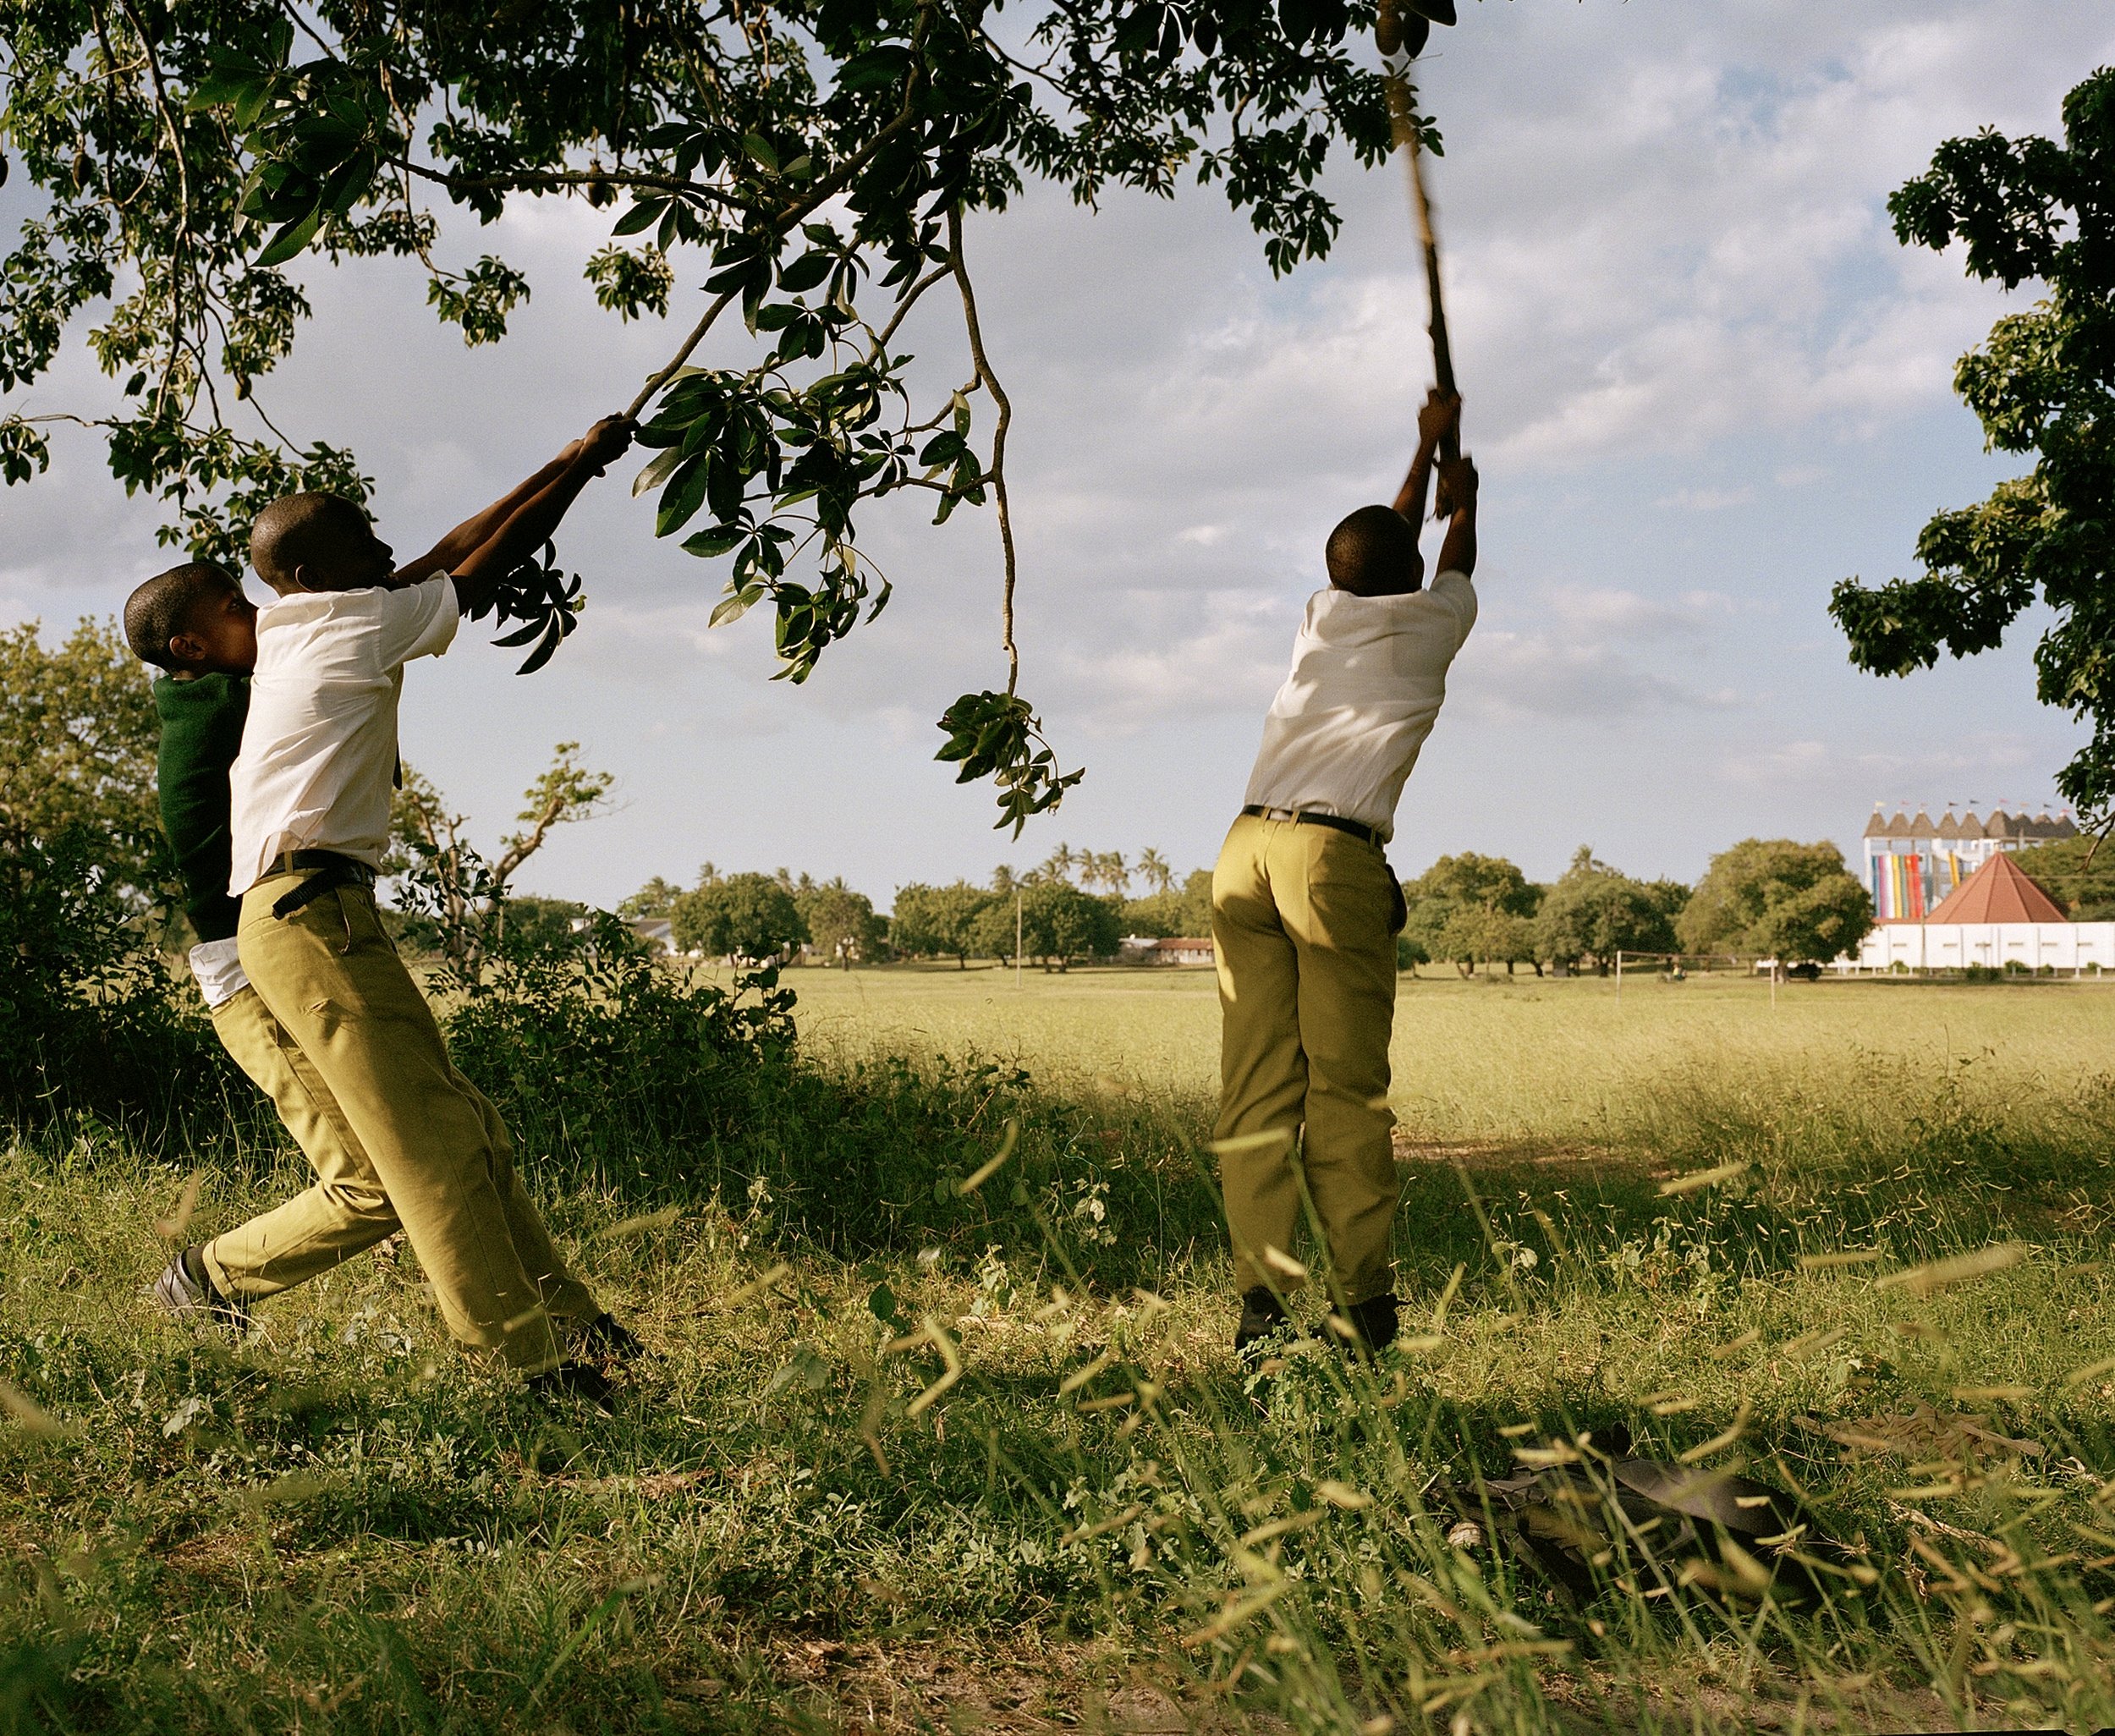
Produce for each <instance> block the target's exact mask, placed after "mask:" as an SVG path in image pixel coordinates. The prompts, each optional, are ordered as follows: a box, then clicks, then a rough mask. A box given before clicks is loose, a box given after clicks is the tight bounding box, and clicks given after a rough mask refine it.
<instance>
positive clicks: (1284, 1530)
mask: <svg viewBox="0 0 2115 1736" xmlns="http://www.w3.org/2000/svg"><path fill="white" fill-rule="evenodd" d="M1338 1487H1340V1488H1341V1487H1342V1485H1341V1484H1339V1485H1338ZM1320 1493H1321V1491H1320V1490H1319V1489H1317V1490H1316V1494H1318V1495H1319V1494H1320ZM1327 1517H1328V1515H1327V1514H1325V1513H1323V1511H1322V1510H1321V1508H1319V1507H1310V1508H1305V1509H1303V1510H1302V1511H1301V1512H1299V1513H1289V1514H1286V1516H1285V1517H1284V1518H1283V1519H1272V1521H1271V1522H1270V1523H1269V1524H1263V1525H1258V1526H1257V1527H1256V1528H1255V1530H1253V1531H1244V1532H1243V1533H1242V1534H1241V1536H1240V1538H1239V1541H1237V1543H1236V1545H1235V1546H1236V1547H1237V1548H1241V1549H1260V1548H1261V1547H1262V1546H1263V1545H1264V1544H1266V1543H1267V1542H1269V1541H1271V1539H1272V1538H1273V1537H1283V1536H1287V1535H1290V1534H1291V1533H1293V1532H1295V1531H1304V1530H1306V1529H1307V1528H1308V1527H1309V1526H1310V1525H1318V1524H1321V1522H1322V1520H1323V1519H1326V1518H1327Z"/></svg>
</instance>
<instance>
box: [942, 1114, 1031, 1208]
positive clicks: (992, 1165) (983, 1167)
mask: <svg viewBox="0 0 2115 1736" xmlns="http://www.w3.org/2000/svg"><path fill="white" fill-rule="evenodd" d="M1020 1142H1021V1121H1020V1117H1019V1116H1018V1115H1016V1116H1013V1117H1011V1118H1008V1121H1007V1123H1006V1137H1005V1138H1004V1139H1003V1140H1000V1141H999V1148H998V1150H997V1151H995V1152H993V1153H992V1156H990V1157H989V1158H987V1159H986V1161H985V1162H982V1163H981V1164H979V1165H978V1166H977V1167H976V1168H975V1169H974V1170H972V1171H971V1172H970V1173H969V1174H968V1175H966V1176H964V1178H963V1181H962V1185H961V1186H960V1187H959V1189H956V1191H957V1192H958V1193H960V1194H964V1195H969V1194H974V1193H975V1192H976V1190H977V1189H979V1188H981V1187H982V1186H983V1185H984V1184H985V1183H986V1182H988V1181H989V1180H991V1179H992V1177H993V1176H995V1175H997V1173H999V1166H1000V1165H1001V1164H1003V1163H1004V1162H1006V1160H1007V1159H1008V1158H1009V1157H1011V1156H1013V1155H1014V1146H1016V1145H1019V1144H1020Z"/></svg>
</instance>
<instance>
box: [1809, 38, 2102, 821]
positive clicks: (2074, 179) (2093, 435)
mask: <svg viewBox="0 0 2115 1736" xmlns="http://www.w3.org/2000/svg"><path fill="white" fill-rule="evenodd" d="M2063 125H2064V140H2063V143H2061V144H2059V143H2057V142H2056V141H2055V140H2049V139H2044V138H2039V137H2034V136H2030V137H2027V138H2024V139H2017V140H2013V139H2007V138H2005V137H2003V136H2002V135H2000V134H1998V133H1996V132H1994V131H1991V130H1989V129H1985V130H1984V131H1982V132H1980V133H1979V134H1977V135H1975V137H1974V138H1972V139H1952V140H1947V142H1946V143H1945V144H1944V145H1942V146H1940V147H1939V149H1938V151H1936V153H1935V154H1934V156H1933V157H1932V160H1931V169H1930V171H1929V172H1928V173H1925V174H1923V175H1920V176H1919V177H1918V178H1917V179H1915V180H1913V181H1910V182H1909V183H1908V184H1905V185H1904V186H1903V187H1902V188H1900V189H1899V190H1898V191H1897V192H1896V193H1895V195H1894V196H1893V198H1892V199H1890V200H1889V201H1888V209H1889V210H1890V211H1891V212H1893V214H1894V219H1895V233H1896V234H1897V235H1898V236H1899V237H1900V238H1901V239H1902V240H1903V242H1904V243H1905V244H1916V245H1919V246H1923V247H1930V248H1932V249H1935V250H1936V249H1943V248H1945V247H1947V246H1949V245H1951V244H1953V242H1955V241H1961V242H1964V243H1966V244H1967V264H1968V270H1969V275H1970V276H1972V277H1977V278H1980V279H1981V280H1983V281H1984V282H1986V283H1992V282H1994V283H2000V284H2002V285H2003V286H2004V287H2005V288H2008V289H2013V288H2018V287H2019V285H2020V284H2022V283H2027V282H2030V281H2037V280H2038V281H2039V282H2040V283H2042V284H2043V285H2045V286H2046V289H2047V292H2048V293H2047V294H2046V296H2044V298H2043V299H2041V301H2039V302H2037V303H2036V304H2035V306H2034V307H2033V308H2032V309H2030V310H2029V311H2027V312H2025V313H2021V314H2013V315H2008V316H2007V317H2005V318H2004V319H2002V320H2000V321H1998V322H1997V324H1996V325H1995V326H1994V327H1991V333H1990V336H1989V337H1988V338H1986V340H1985V341H1984V343H1982V344H1981V345H1980V347H1979V348H1977V349H1973V350H1971V351H1969V354H1966V355H1964V357H1962V358H1961V361H1960V365H1959V367H1958V370H1957V371H1956V372H1955V374H1954V386H1955V389H1956V390H1958V392H1959V393H1960V394H1961V397H1962V398H1964V400H1965V401H1966V403H1967V404H1968V406H1969V409H1972V410H1974V411H1975V415H1976V417H1977V419H1978V420H1980V422H1981V423H1982V425H1983V434H1984V438H1985V440H1986V442H1987V443H1988V444H1989V445H1990V446H1991V447H1992V448H1995V449H1996V450H1997V451H2000V452H2008V453H2033V454H2034V455H2035V466H2034V469H2033V470H2030V472H2029V473H2028V474H2027V475H2024V476H2019V477H2016V478H2014V479H2013V480H2012V481H2008V482H2003V483H2001V484H1999V485H1998V486H1997V489H1996V490H1995V491H1994V492H1992V493H1991V496H1990V497H1989V498H1988V499H1987V500H1985V501H1983V502H1982V503H1980V504H1979V505H1976V506H1972V507H1964V508H1958V509H1955V510H1952V511H1947V512H1942V513H1940V514H1937V515H1936V517H1934V518H1933V519H1931V522H1930V523H1928V524H1927V525H1925V527H1924V531H1923V534H1922V535H1921V536H1920V537H1919V538H1918V540H1917V557H1918V558H1919V559H1920V561H1921V562H1922V563H1924V568H1925V573H1924V576H1923V577H1921V578H1919V579H1906V580H1905V579H1898V580H1892V581H1890V582H1889V583H1887V584H1886V585H1880V586H1877V587H1871V588H1869V587H1866V586H1864V585H1860V584H1859V583H1858V582H1857V581H1856V580H1845V581H1844V582H1843V584H1841V585H1838V586H1837V587H1836V591H1835V595H1834V596H1833V597H1832V600H1831V602H1830V604H1829V608H1830V612H1831V613H1832V614H1833V615H1834V616H1835V617H1836V618H1837V620H1838V623H1840V624H1841V625H1842V626H1843V631H1844V633H1845V634H1846V635H1848V636H1849V640H1850V646H1851V658H1852V661H1853V662H1855V663H1857V664H1858V665H1859V667H1861V668H1865V669H1870V670H1872V671H1873V672H1875V673H1878V674H1886V675H1906V674H1908V673H1909V672H1910V671H1911V670H1913V669H1920V668H1928V667H1930V666H1931V664H1933V663H1934V662H1936V661H1937V660H1938V656H1939V653H1940V652H1941V651H1946V652H1947V653H1948V654H1949V655H1951V656H1957V657H1960V656H1970V655H1972V654H1973V653H1975V652H1977V651H1988V650H1990V649H1991V647H1992V646H1996V645H1997V643H1998V642H1999V641H2000V640H2002V638H2003V636H2004V635H2005V632H2006V630H2007V629H2008V628H2010V627H2011V625H2012V624H2013V622H2014V621H2016V620H2017V619H2019V616H2020V615H2021V614H2022V613H2024V611H2025V610H2027V609H2028V608H2029V607H2031V606H2033V605H2034V604H2035V602H2037V601H2039V602H2041V604H2042V605H2043V606H2045V607H2047V608H2048V609H2049V610H2050V611H2051V612H2052V613H2053V614H2054V616H2055V621H2054V623H2053V624H2052V626H2051V627H2050V628H2049V629H2048V630H2047V631H2046V633H2044V634H2043V635H2042V638H2041V644H2040V646H2037V647H2036V650H2035V670H2036V679H2037V687H2038V690H2039V692H2040V695H2041V699H2042V700H2043V702H2044V703H2045V704H2047V705H2052V706H2062V707H2063V709H2064V710H2066V711H2068V712H2070V713H2071V715H2072V716H2073V717H2079V718H2081V719H2083V720H2085V722H2087V723H2089V724H2090V726H2091V729H2092V736H2091V739H2090V740H2089V741H2088V742H2087V743H2086V744H2085V746H2084V747H2082V748H2080V749H2079V751H2078V752H2077V753H2076V754H2075V755H2073V757H2072V760H2071V762H2070V764H2069V765H2068V766H2066V767H2065V768H2064V769H2063V772H2062V773H2061V774H2060V775H2059V776H2058V777H2057V787H2058V788H2061V789H2062V790H2063V794H2064V795H2065V796H2066V797H2067V798H2068V799H2070V800H2071V801H2072V802H2074V803H2075V804H2077V805H2078V807H2079V810H2080V812H2081V813H2083V814H2085V815H2086V816H2089V819H2090V820H2093V819H2105V818H2107V817H2109V816H2111V813H2115V507H2112V506H2111V503H2115V69H2101V71H2098V72H2096V73H2095V74H2093V76H2092V77H2090V78H2089V79H2087V80H2085V82H2084V83H2083V84H2081V85H2079V86H2078V87H2077V88H2076V89H2074V91H2072V92H2071V93H2070V94H2069V96H2067V97H2066V98H2065V99H2064V103H2063Z"/></svg>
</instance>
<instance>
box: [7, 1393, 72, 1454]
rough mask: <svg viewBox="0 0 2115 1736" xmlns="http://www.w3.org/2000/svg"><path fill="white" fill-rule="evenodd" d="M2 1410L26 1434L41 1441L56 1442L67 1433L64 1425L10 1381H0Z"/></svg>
mask: <svg viewBox="0 0 2115 1736" xmlns="http://www.w3.org/2000/svg"><path fill="white" fill-rule="evenodd" d="M0 1410H4V1411H6V1412H7V1414H8V1415H9V1416H11V1417H13V1418H14V1420H15V1421H16V1422H17V1423H19V1424H20V1425H21V1426H22V1429H23V1431H24V1432H25V1433H26V1434H31V1435H35V1436H36V1437H37V1438H38V1439H39V1440H41V1441H56V1440H58V1438H59V1437H61V1436H62V1435H63V1434H65V1432H66V1425H65V1424H64V1423H63V1422H61V1421H60V1420H58V1418H57V1417H55V1416H53V1415H52V1413H51V1412H50V1411H48V1410H47V1409H45V1408H44V1407H43V1406H42V1405H41V1404H38V1403H37V1402H36V1399H34V1398H30V1395H29V1394H28V1393H25V1392H24V1391H23V1390H22V1389H21V1388H20V1387H18V1386H16V1385H14V1383H13V1382H9V1381H0Z"/></svg>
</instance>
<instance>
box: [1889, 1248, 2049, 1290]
mask: <svg viewBox="0 0 2115 1736" xmlns="http://www.w3.org/2000/svg"><path fill="white" fill-rule="evenodd" d="M2026 1257H2027V1244H2025V1243H2024V1242H2000V1243H1998V1244H1997V1245H1996V1246H1995V1247H1991V1248H1978V1249H1977V1250H1975V1252H1974V1253H1972V1254H1956V1255H1953V1258H1952V1259H1950V1260H1934V1261H1931V1263H1930V1264H1928V1265H1925V1266H1912V1267H1911V1268H1910V1269H1909V1271H1908V1272H1889V1273H1888V1274H1887V1277H1883V1278H1882V1279H1881V1280H1879V1282H1878V1283H1876V1284H1874V1286H1873V1288H1875V1289H1876V1290H1893V1289H1903V1290H1907V1291H1908V1292H1909V1294H1911V1295H1912V1296H1929V1295H1931V1294H1934V1293H1935V1292H1936V1291H1939V1290H1943V1289H1945V1288H1947V1286H1948V1285H1949V1284H1965V1283H1974V1282H1975V1280H1976V1279H1977V1278H1981V1277H1989V1276H1990V1275H1991V1273H1992V1272H2004V1271H2006V1270H2008V1268H2010V1267H2012V1266H2017V1265H2019V1262H2020V1261H2023V1260H2024V1259H2025V1258H2026Z"/></svg>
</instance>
